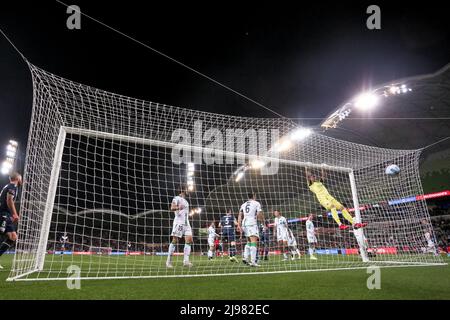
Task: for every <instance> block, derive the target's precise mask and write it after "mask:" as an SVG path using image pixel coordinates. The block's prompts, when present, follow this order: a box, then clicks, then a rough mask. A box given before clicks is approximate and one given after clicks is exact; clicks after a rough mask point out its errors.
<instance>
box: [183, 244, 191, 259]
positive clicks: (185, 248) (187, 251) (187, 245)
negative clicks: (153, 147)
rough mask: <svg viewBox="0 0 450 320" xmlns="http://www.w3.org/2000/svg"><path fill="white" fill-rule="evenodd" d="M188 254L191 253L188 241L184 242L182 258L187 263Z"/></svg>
mask: <svg viewBox="0 0 450 320" xmlns="http://www.w3.org/2000/svg"><path fill="white" fill-rule="evenodd" d="M190 254H191V244H190V243H185V244H184V259H183V262H184V263H188V262H189V255H190Z"/></svg>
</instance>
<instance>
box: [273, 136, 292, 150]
mask: <svg viewBox="0 0 450 320" xmlns="http://www.w3.org/2000/svg"><path fill="white" fill-rule="evenodd" d="M291 146H292V141H291V140H290V139H286V138H284V139H282V140H280V141H278V142H276V143H275V151H277V152H284V151H286V150H289V148H290V147H291Z"/></svg>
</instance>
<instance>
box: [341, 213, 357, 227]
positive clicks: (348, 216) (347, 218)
mask: <svg viewBox="0 0 450 320" xmlns="http://www.w3.org/2000/svg"><path fill="white" fill-rule="evenodd" d="M342 215H343V216H344V218H345V220H347V221H348V222H350V223H351V224H352V225H353V224H354V222H353V217H352V215H351V214H350V213H349V212H348V211H347V209H342Z"/></svg>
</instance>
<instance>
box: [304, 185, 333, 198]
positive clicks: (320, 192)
mask: <svg viewBox="0 0 450 320" xmlns="http://www.w3.org/2000/svg"><path fill="white" fill-rule="evenodd" d="M309 190H311V191H312V192H313V193H314V194H315V195H316V197H317V198H319V199H320V198H327V197H331V195H330V194H329V193H328V190H327V188H326V187H325V186H324V185H323V183H322V182H320V181H314V182H313V183H311V184H310V185H309Z"/></svg>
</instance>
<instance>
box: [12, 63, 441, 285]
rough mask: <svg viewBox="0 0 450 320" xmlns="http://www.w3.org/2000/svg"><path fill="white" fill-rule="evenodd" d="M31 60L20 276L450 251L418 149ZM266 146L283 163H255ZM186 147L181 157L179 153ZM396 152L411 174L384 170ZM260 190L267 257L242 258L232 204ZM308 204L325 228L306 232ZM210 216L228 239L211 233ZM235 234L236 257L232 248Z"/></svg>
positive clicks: (344, 262) (329, 263) (339, 263)
mask: <svg viewBox="0 0 450 320" xmlns="http://www.w3.org/2000/svg"><path fill="white" fill-rule="evenodd" d="M29 66H30V69H31V72H32V77H33V92H34V99H33V113H32V120H31V127H30V132H29V140H28V147H27V156H26V164H25V175H24V181H25V184H24V187H23V192H22V199H21V218H20V222H19V227H18V234H19V240H18V242H17V245H16V254H15V257H14V262H13V268H12V271H11V274H10V277H9V279H15V280H38V279H65V278H67V277H68V276H70V273H68V267H69V266H73V265H75V266H78V267H79V268H80V269H79V270H80V276H81V277H83V278H123V277H163V276H199V275H223V274H243V273H254V272H256V273H261V272H280V271H286V272H289V271H309V270H331V269H345V268H359V267H365V266H367V262H364V261H363V260H364V259H363V256H362V252H365V253H366V255H367V258H368V259H369V260H370V263H372V264H379V265H397V264H402V265H416V264H440V263H442V262H443V261H442V259H441V258H440V257H439V256H438V255H437V254H436V247H435V241H434V236H433V233H432V228H431V223H430V219H429V215H428V212H427V208H426V204H425V202H424V200H417V199H416V197H415V196H416V195H420V194H422V187H421V183H420V179H419V175H418V160H419V155H420V150H391V149H383V148H376V147H371V146H365V145H359V144H354V143H350V142H346V141H341V140H336V139H333V138H330V137H327V136H324V135H321V134H318V133H314V134H311V135H309V136H305V137H303V138H302V139H298V140H295V139H292V141H291V140H289V141H288V140H286V139H285V137H290V135H291V134H292V132H294V131H295V130H297V129H298V128H297V126H296V125H295V124H294V123H293V122H292V121H290V120H288V119H268V118H253V117H236V116H228V115H223V114H214V113H207V112H200V111H195V110H191V109H186V108H179V107H173V106H168V105H163V104H158V103H153V102H148V101H143V100H139V99H134V98H130V97H125V96H121V95H118V94H113V93H110V92H106V91H103V90H99V89H96V88H93V87H90V86H86V85H82V84H79V83H76V82H73V81H70V80H67V79H64V78H61V77H58V76H56V75H53V74H51V73H48V72H46V71H44V70H42V69H40V68H38V67H36V66H34V65H31V64H30V65H29ZM283 141H288V142H289V145H284V144H283ZM180 146H181V148H180ZM283 146H284V147H286V146H287V147H286V148H285V149H286V150H283V151H282V147H283ZM177 148H178V149H177ZM180 149H181V151H180ZM174 150H175V151H176V152H175V151H174ZM274 150H276V152H275V151H274ZM256 154H258V155H259V156H260V159H262V160H263V161H264V163H265V164H267V163H268V162H270V163H271V165H272V166H273V167H272V169H274V168H275V169H274V171H272V172H270V173H264V172H263V171H264V168H262V169H257V168H255V166H254V167H253V168H252V166H251V165H249V163H250V162H251V160H252V158H251V157H250V156H252V155H256ZM180 155H181V156H182V159H181V160H182V161H174V157H175V158H176V157H177V156H180ZM178 160H180V159H178ZM189 163H191V164H189ZM392 163H395V164H397V165H398V166H399V167H400V168H401V172H400V174H398V175H395V176H391V175H387V174H385V168H386V166H387V165H389V164H392ZM266 167H269V166H268V165H267V166H266ZM305 169H307V170H308V172H309V174H310V175H314V176H316V177H320V176H321V175H322V174H324V180H323V184H324V186H326V189H327V191H328V192H329V194H330V197H332V198H333V199H334V200H335V201H336V202H338V204H341V205H342V208H340V207H339V206H338V208H337V210H338V211H339V212H338V215H339V219H340V221H341V222H342V223H343V224H344V225H348V226H349V228H348V229H347V230H340V229H339V228H338V224H337V222H336V221H335V219H333V217H332V216H331V213H330V208H329V207H324V206H323V205H321V203H320V201H319V200H320V199H318V198H317V197H316V196H315V194H314V193H312V192H311V191H310V189H309V186H308V178H307V174H306V172H305ZM240 174H242V175H240ZM352 179H353V182H354V187H355V188H354V189H353V190H352ZM237 180H238V181H237ZM186 184H187V185H188V186H189V188H192V191H191V192H190V193H189V195H188V196H187V197H186V200H187V201H188V203H189V208H190V209H189V216H188V219H189V223H190V226H191V227H192V231H193V244H192V246H191V253H190V257H189V258H190V262H191V263H192V264H193V266H192V267H190V268H189V267H184V266H183V247H184V240H183V239H180V241H179V243H178V244H177V245H176V248H175V252H174V254H173V259H172V265H173V268H167V266H166V259H167V252H168V250H169V244H170V242H171V240H172V237H171V232H172V227H173V220H174V212H173V211H171V210H170V204H171V202H172V199H173V198H174V197H175V196H176V195H178V193H177V190H178V188H179V186H180V185H186ZM249 192H254V193H255V194H256V200H257V201H259V202H260V204H261V207H262V210H263V214H264V218H265V220H264V223H263V224H261V225H259V226H258V230H259V234H260V241H259V242H258V247H257V248H258V249H257V250H258V264H259V265H260V267H257V268H251V267H249V266H248V265H246V264H244V263H242V262H241V258H242V256H243V252H244V250H245V245H246V243H247V241H248V239H247V237H246V236H245V234H241V233H240V232H239V230H238V228H237V227H235V226H234V225H233V226H232V229H233V230H234V237H233V236H232V235H231V236H230V234H229V231H225V228H224V227H223V223H222V224H220V225H219V223H220V222H223V221H224V220H222V217H223V216H224V215H225V214H226V212H227V211H228V210H230V211H231V214H232V217H233V218H232V220H233V219H235V218H236V219H237V216H238V213H239V208H240V206H241V205H242V204H243V203H244V202H246V201H247V200H248V193H249ZM412 198H414V200H412ZM401 199H403V200H401ZM355 201H357V202H358V203H359V205H358V206H357V207H355V203H356V202H355ZM343 208H347V210H348V212H349V213H350V214H351V215H352V216H353V217H354V218H353V220H354V221H353V223H356V222H365V223H368V225H367V226H366V227H365V228H364V229H356V228H353V227H352V223H351V222H349V221H347V220H346V219H345V217H344V216H343V215H342V209H343ZM275 210H278V211H280V212H281V214H282V215H283V216H284V217H285V218H286V219H287V226H288V228H289V230H290V231H291V232H292V236H291V237H289V239H286V241H285V240H284V238H283V231H282V230H281V231H279V232H275V231H276V229H277V228H278V227H277V226H275V225H274V224H273V223H274V214H273V212H274V211H275ZM310 215H311V217H310V218H309V219H310V220H311V221H312V223H313V226H314V231H313V234H314V237H313V238H315V239H311V234H310V235H309V236H308V233H307V230H306V220H307V219H308V217H309V216H310ZM211 225H214V226H215V233H216V234H217V235H216V236H209V233H208V227H209V226H211ZM220 226H222V228H220ZM310 233H311V231H310ZM427 233H429V234H431V236H426V234H427ZM63 236H64V237H65V238H64V239H63V238H62V237H63ZM293 239H295V241H292V240H293ZM279 240H280V241H279ZM312 240H315V241H312ZM358 240H360V241H359V242H358ZM231 242H233V243H231ZM232 245H234V247H235V253H236V258H237V262H233V261H230V259H229V258H230V254H233V252H231V251H230V247H232ZM209 251H210V252H209ZM211 256H212V257H213V258H212V259H208V257H211ZM313 257H315V258H316V259H315V260H314V259H312V258H313ZM70 270H73V268H72V269H70Z"/></svg>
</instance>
